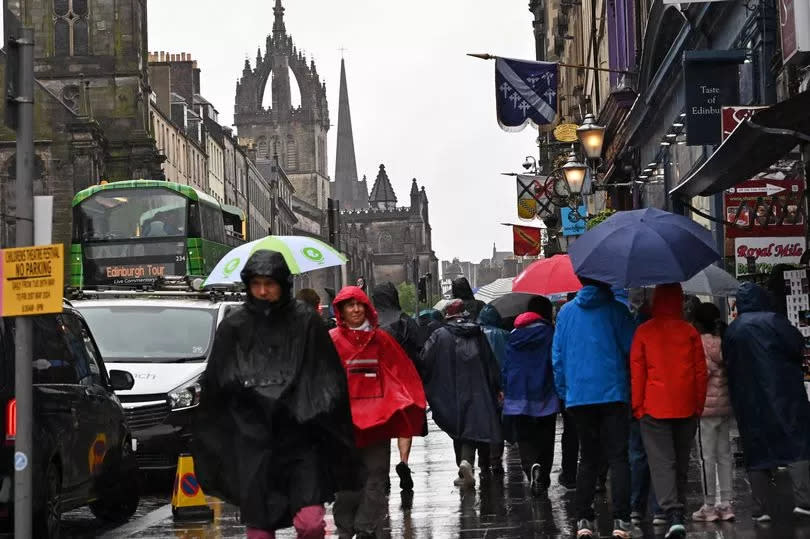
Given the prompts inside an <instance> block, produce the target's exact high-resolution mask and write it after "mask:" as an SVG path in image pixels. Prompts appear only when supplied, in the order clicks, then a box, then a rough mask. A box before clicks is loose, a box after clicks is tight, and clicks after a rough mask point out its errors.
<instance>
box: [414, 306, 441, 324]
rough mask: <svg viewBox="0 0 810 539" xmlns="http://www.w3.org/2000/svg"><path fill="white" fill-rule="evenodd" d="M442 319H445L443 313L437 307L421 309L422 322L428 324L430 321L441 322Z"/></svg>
mask: <svg viewBox="0 0 810 539" xmlns="http://www.w3.org/2000/svg"><path fill="white" fill-rule="evenodd" d="M442 320H444V318H443V317H442V313H441V312H439V311H438V310H436V309H424V310H422V311H419V320H418V321H419V323H420V324H422V323H425V324H427V323H428V322H430V321H433V322H441V321H442Z"/></svg>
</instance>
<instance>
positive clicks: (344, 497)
mask: <svg viewBox="0 0 810 539" xmlns="http://www.w3.org/2000/svg"><path fill="white" fill-rule="evenodd" d="M333 306H334V311H335V317H336V319H337V324H338V327H336V328H335V329H333V330H331V331H330V332H329V334H330V335H331V337H332V341H333V342H334V343H335V348H337V351H338V354H339V355H340V358H341V360H342V361H343V367H344V368H345V369H346V377H347V379H348V381H349V399H350V404H351V410H352V420H353V422H354V435H355V440H356V443H357V447H358V448H359V449H360V453H361V457H362V460H363V464H364V486H363V489H362V490H361V491H354V492H345V491H344V492H340V493H338V495H337V498H336V501H335V507H334V511H333V512H334V516H335V524H336V525H337V526H338V531H339V535H340V537H352V536H353V534H357V535H356V537H358V538H360V537H375V536H376V535H375V534H376V531H377V529H378V528H379V526H380V524H381V523H382V520H383V518H385V514H386V508H387V500H386V484H387V479H388V470H389V467H390V461H391V439H392V438H400V437H401V438H405V437H409V436H419V435H420V433H421V432H422V426H423V424H424V421H425V407H426V400H425V390H424V388H423V387H422V381H421V379H420V378H419V374H418V373H417V372H416V367H414V365H413V362H412V361H411V360H410V359H409V358H408V356H407V354H406V353H405V351H404V350H403V349H402V348H401V347H400V346H399V344H397V342H396V340H394V338H393V337H392V336H391V335H389V334H388V333H386V332H385V331H383V330H382V329H380V328H379V327H378V324H377V312H376V311H375V310H374V307H372V305H371V301H370V300H369V299H368V296H366V294H365V292H363V290H362V289H361V288H359V287H357V286H347V287H345V288H344V289H343V290H341V291H340V293H339V294H338V295H337V297H336V298H335V301H334V303H333Z"/></svg>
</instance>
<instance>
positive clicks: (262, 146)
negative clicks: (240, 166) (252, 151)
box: [256, 137, 267, 157]
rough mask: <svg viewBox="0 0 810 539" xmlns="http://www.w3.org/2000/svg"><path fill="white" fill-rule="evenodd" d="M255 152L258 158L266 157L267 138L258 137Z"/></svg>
mask: <svg viewBox="0 0 810 539" xmlns="http://www.w3.org/2000/svg"><path fill="white" fill-rule="evenodd" d="M256 151H257V153H258V155H259V157H264V156H265V155H267V138H265V137H259V142H258V144H257V148H256Z"/></svg>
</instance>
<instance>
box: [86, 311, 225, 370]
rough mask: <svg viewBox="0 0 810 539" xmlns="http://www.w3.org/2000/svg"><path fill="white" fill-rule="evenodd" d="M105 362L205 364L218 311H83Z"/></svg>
mask: <svg viewBox="0 0 810 539" xmlns="http://www.w3.org/2000/svg"><path fill="white" fill-rule="evenodd" d="M79 310H80V311H81V313H82V314H83V315H84V318H85V319H86V320H87V324H88V325H89V326H90V330H91V331H92V333H93V336H94V337H95V339H96V343H97V344H98V347H99V349H100V350H101V355H102V357H103V358H104V361H105V362H117V361H118V362H120V361H126V362H143V363H155V362H159V363H180V362H185V361H204V360H205V358H206V356H207V355H208V349H209V348H210V346H211V341H212V340H213V338H214V330H215V329H216V328H215V326H216V311H215V310H212V309H193V308H187V307H159V306H155V305H152V306H149V307H146V306H143V307H139V306H94V305H92V306H91V305H87V306H81V307H79Z"/></svg>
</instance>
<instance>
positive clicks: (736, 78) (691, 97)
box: [683, 50, 745, 146]
mask: <svg viewBox="0 0 810 539" xmlns="http://www.w3.org/2000/svg"><path fill="white" fill-rule="evenodd" d="M744 61H745V51H736V50H733V51H708V50H703V51H686V52H684V55H683V81H684V98H685V99H684V100H685V102H686V143H687V144H688V145H690V146H704V145H716V144H720V140H721V127H720V124H721V117H722V112H723V105H738V104H739V100H740V75H739V69H738V68H739V64H741V63H743V62H744Z"/></svg>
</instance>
